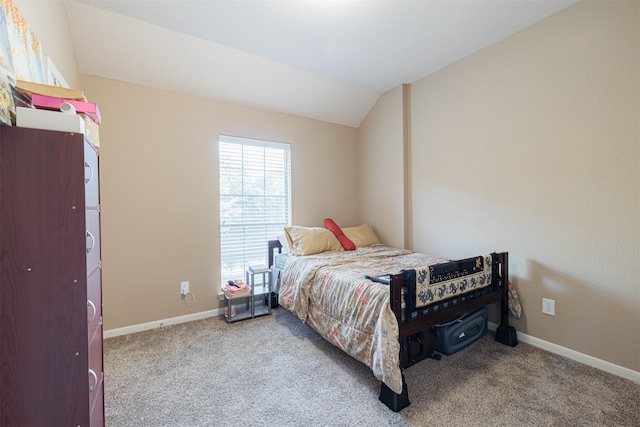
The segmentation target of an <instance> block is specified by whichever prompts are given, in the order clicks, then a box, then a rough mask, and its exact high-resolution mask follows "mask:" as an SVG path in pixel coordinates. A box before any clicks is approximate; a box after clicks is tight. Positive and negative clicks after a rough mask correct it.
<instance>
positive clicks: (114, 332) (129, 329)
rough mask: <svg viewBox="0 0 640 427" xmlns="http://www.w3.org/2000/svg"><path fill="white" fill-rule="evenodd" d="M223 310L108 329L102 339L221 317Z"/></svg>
mask: <svg viewBox="0 0 640 427" xmlns="http://www.w3.org/2000/svg"><path fill="white" fill-rule="evenodd" d="M223 313H224V309H223V308H218V309H217V310H209V311H201V312H199V313H193V314H187V315H186V316H178V317H171V318H169V319H163V320H156V321H155V322H148V323H140V324H139V325H132V326H125V327H124V328H116V329H109V330H106V331H104V332H103V333H102V336H103V338H105V339H106V338H113V337H118V336H120V335H127V334H133V333H135V332H142V331H148V330H149V329H156V328H161V327H163V326H169V325H177V324H180V323H186V322H193V321H194V320H200V319H206V318H208V317H215V316H221V315H222V314H223Z"/></svg>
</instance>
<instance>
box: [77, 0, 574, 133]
mask: <svg viewBox="0 0 640 427" xmlns="http://www.w3.org/2000/svg"><path fill="white" fill-rule="evenodd" d="M576 1H577V0H545V1H542V0H162V1H151V0H148V1H141V0H65V6H66V8H67V14H68V18H69V24H70V28H71V33H72V37H73V42H74V47H75V51H76V56H77V60H78V66H79V69H80V72H82V73H85V74H90V75H95V76H99V77H105V78H109V79H116V80H121V81H125V82H129V83H135V84H140V85H145V86H151V87H155V88H161V89H165V90H169V91H173V92H178V93H183V94H188V95H194V96H200V97H204V98H212V99H217V100H222V101H228V102H232V103H237V104H242V105H248V106H252V107H257V108H263V109H267V110H271V111H277V112H283V113H288V114H294V115H298V116H303V117H309V118H313V119H318V120H322V121H327V122H332V123H338V124H343V125H347V126H352V127H358V126H359V125H360V123H361V121H362V120H363V119H364V117H365V116H366V114H367V113H368V111H369V110H370V108H371V107H372V106H373V104H374V103H375V101H376V99H377V98H378V97H379V96H380V95H381V94H382V93H384V92H386V91H387V90H389V89H392V88H394V87H396V86H398V85H400V84H403V83H412V82H414V81H416V80H418V79H420V78H422V77H424V76H426V75H428V74H430V73H433V72H434V71H436V70H439V69H441V68H443V67H446V66H447V65H449V64H451V63H453V62H455V61H457V60H459V59H461V58H463V57H465V56H468V55H470V54H472V53H473V52H476V51H478V50H480V49H482V48H484V47H486V46H488V45H490V44H492V43H495V42H497V41H499V40H501V39H503V38H505V37H507V36H509V35H510V34H513V33H515V32H517V31H520V30H522V29H524V28H526V27H528V26H530V25H532V24H534V23H535V22H537V21H539V20H542V19H544V18H546V17H548V16H550V15H552V14H554V13H556V12H558V11H560V10H562V9H564V8H565V7H568V6H570V5H571V4H573V3H575V2H576Z"/></svg>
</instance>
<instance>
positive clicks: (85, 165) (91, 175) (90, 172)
mask: <svg viewBox="0 0 640 427" xmlns="http://www.w3.org/2000/svg"><path fill="white" fill-rule="evenodd" d="M84 168H85V174H84V183H85V184H88V183H90V182H91V180H92V179H93V168H92V167H91V165H90V164H89V163H87V162H84ZM86 169H89V178H87V173H86Z"/></svg>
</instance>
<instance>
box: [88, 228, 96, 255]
mask: <svg viewBox="0 0 640 427" xmlns="http://www.w3.org/2000/svg"><path fill="white" fill-rule="evenodd" d="M87 237H88V238H90V239H91V244H90V245H88V246H87V253H90V252H91V251H92V250H93V247H94V246H95V245H96V239H95V237H93V234H91V233H90V232H89V231H87Z"/></svg>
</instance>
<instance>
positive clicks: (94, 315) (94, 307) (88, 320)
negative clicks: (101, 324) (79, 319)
mask: <svg viewBox="0 0 640 427" xmlns="http://www.w3.org/2000/svg"><path fill="white" fill-rule="evenodd" d="M87 307H91V308H92V309H93V313H91V316H89V317H88V319H87V323H91V322H93V319H95V318H96V313H97V311H96V306H95V304H94V303H93V302H91V300H88V301H87Z"/></svg>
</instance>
